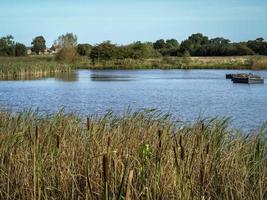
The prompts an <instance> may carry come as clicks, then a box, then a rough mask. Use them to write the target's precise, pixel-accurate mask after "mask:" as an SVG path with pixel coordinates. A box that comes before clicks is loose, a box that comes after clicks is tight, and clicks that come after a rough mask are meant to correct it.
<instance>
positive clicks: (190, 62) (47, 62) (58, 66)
mask: <svg viewBox="0 0 267 200" xmlns="http://www.w3.org/2000/svg"><path fill="white" fill-rule="evenodd" d="M77 69H91V70H149V69H160V70H173V69H184V70H193V69H213V70H267V56H229V57H163V58H154V59H139V60H133V59H124V60H108V61H100V62H98V63H95V64H93V63H92V62H91V60H90V59H88V58H87V57H80V58H79V59H78V60H77V61H76V62H72V63H66V62H57V61H55V58H54V56H29V57H17V58H11V57H0V77H1V78H2V79H3V78H12V77H16V76H18V75H23V76H31V75H32V74H33V75H34V74H49V73H57V72H61V71H62V72H67V71H71V70H77Z"/></svg>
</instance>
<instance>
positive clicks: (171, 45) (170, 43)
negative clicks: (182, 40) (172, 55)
mask: <svg viewBox="0 0 267 200" xmlns="http://www.w3.org/2000/svg"><path fill="white" fill-rule="evenodd" d="M166 48H167V49H178V48H179V42H178V41H177V40H176V39H170V40H166Z"/></svg>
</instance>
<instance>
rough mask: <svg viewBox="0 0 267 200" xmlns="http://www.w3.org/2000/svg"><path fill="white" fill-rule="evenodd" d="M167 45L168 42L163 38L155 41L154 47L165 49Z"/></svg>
mask: <svg viewBox="0 0 267 200" xmlns="http://www.w3.org/2000/svg"><path fill="white" fill-rule="evenodd" d="M165 45H166V43H165V40H163V39H160V40H157V41H156V42H155V43H153V47H154V49H163V48H165Z"/></svg>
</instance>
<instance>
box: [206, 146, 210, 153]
mask: <svg viewBox="0 0 267 200" xmlns="http://www.w3.org/2000/svg"><path fill="white" fill-rule="evenodd" d="M209 150H210V143H208V144H207V147H206V155H208V154H209Z"/></svg>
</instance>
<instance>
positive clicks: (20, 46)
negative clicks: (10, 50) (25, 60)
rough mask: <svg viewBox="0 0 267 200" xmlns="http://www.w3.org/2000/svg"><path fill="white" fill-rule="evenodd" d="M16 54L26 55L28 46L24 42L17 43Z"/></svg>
mask: <svg viewBox="0 0 267 200" xmlns="http://www.w3.org/2000/svg"><path fill="white" fill-rule="evenodd" d="M15 55H16V56H26V55H27V48H26V46H25V45H24V44H21V43H17V44H16V46H15Z"/></svg>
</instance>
